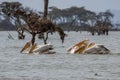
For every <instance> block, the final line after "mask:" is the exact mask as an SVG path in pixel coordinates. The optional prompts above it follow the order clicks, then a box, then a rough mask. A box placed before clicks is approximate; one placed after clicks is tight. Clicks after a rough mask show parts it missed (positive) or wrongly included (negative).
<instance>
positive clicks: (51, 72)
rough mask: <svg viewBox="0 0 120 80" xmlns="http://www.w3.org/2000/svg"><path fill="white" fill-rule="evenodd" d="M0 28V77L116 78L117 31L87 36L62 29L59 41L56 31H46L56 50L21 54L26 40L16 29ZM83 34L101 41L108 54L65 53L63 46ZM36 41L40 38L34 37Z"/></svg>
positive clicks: (119, 72)
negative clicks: (64, 32)
mask: <svg viewBox="0 0 120 80" xmlns="http://www.w3.org/2000/svg"><path fill="white" fill-rule="evenodd" d="M9 33H10V34H11V35H12V36H14V40H11V39H8V37H7V36H8V33H7V32H0V80H120V32H110V35H109V36H104V35H101V36H91V34H90V33H88V32H82V33H80V32H66V33H67V34H68V37H67V38H66V39H65V43H64V44H62V43H61V41H60V39H59V35H58V34H57V33H54V35H50V36H49V39H48V42H50V43H51V44H53V45H54V48H55V49H54V50H55V51H56V54H50V55H47V54H40V55H38V54H30V55H28V54H21V53H20V50H21V48H22V47H23V45H24V44H25V43H26V42H27V41H30V39H31V35H29V34H27V33H26V35H27V36H26V39H25V40H18V39H17V32H9ZM85 38H88V39H89V40H90V41H93V42H95V43H99V44H104V45H105V46H106V47H107V48H108V49H110V50H111V52H112V54H110V55H95V54H92V55H87V54H86V55H79V54H68V53H67V51H66V49H67V48H68V47H70V46H72V45H73V44H75V43H76V42H79V41H81V40H83V39H85ZM36 42H37V43H38V44H42V43H43V41H41V40H39V39H36Z"/></svg>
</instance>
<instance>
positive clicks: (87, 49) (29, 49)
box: [20, 39, 110, 54]
mask: <svg viewBox="0 0 120 80" xmlns="http://www.w3.org/2000/svg"><path fill="white" fill-rule="evenodd" d="M52 49H53V45H51V44H44V45H37V44H36V43H35V44H34V45H31V42H27V43H26V44H25V46H24V47H23V48H22V50H21V51H20V52H21V53H22V52H25V51H26V52H25V53H29V54H31V53H37V52H38V53H47V54H53V53H55V52H54V51H51V50H52ZM67 52H68V53H70V54H109V53H110V50H109V49H107V48H106V47H105V46H104V45H102V44H96V43H94V42H90V41H89V40H88V39H85V40H83V41H80V42H78V43H77V44H75V45H73V46H72V47H70V48H68V49H67Z"/></svg>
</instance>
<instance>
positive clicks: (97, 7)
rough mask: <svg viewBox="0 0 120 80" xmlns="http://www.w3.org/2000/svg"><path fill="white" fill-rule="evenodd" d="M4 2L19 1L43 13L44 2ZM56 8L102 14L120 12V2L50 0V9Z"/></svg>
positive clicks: (106, 0)
mask: <svg viewBox="0 0 120 80" xmlns="http://www.w3.org/2000/svg"><path fill="white" fill-rule="evenodd" d="M4 1H9V2H10V1H19V2H21V3H22V4H23V6H25V7H30V8H32V9H36V10H37V11H43V6H44V5H43V3H44V2H43V0H0V3H1V2H4ZM50 6H56V7H58V8H60V9H64V8H69V7H72V6H77V7H82V6H84V7H85V8H86V9H89V10H91V11H97V12H102V11H106V10H108V9H110V10H120V0H49V7H50Z"/></svg>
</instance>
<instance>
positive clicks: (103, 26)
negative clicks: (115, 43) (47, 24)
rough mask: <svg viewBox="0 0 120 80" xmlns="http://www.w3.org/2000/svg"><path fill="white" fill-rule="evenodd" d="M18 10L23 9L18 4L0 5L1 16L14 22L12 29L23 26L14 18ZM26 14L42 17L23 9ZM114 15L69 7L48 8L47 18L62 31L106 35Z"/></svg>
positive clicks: (39, 14) (6, 3)
mask: <svg viewBox="0 0 120 80" xmlns="http://www.w3.org/2000/svg"><path fill="white" fill-rule="evenodd" d="M18 9H23V6H22V4H21V3H19V2H3V3H1V4H0V12H1V13H4V14H2V15H7V16H8V17H9V20H10V21H11V20H12V22H14V27H18V26H21V25H23V24H24V22H23V21H22V20H21V18H22V17H21V16H16V15H15V12H16V10H18ZM24 10H26V11H27V12H28V13H29V12H30V13H34V15H37V17H40V16H42V15H41V13H42V12H37V11H35V10H32V9H30V8H29V7H25V8H24ZM113 17H114V15H113V14H112V13H111V12H110V10H106V11H105V12H99V13H95V12H93V11H90V10H87V9H85V8H84V7H71V8H66V9H59V8H57V7H54V6H53V7H49V12H48V18H49V19H50V20H51V21H52V22H53V23H55V24H58V25H60V26H61V27H62V28H63V29H64V30H66V31H70V30H74V31H81V30H87V31H90V32H91V33H92V35H94V34H95V33H98V35H100V34H107V35H108V31H109V30H110V29H111V27H112V26H113V24H112V22H111V21H112V18H113Z"/></svg>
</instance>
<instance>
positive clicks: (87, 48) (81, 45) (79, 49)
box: [67, 39, 110, 54]
mask: <svg viewBox="0 0 120 80" xmlns="http://www.w3.org/2000/svg"><path fill="white" fill-rule="evenodd" d="M67 51H68V52H69V53H71V54H109V53H110V50H109V49H107V48H106V47H105V46H104V45H103V44H96V43H94V42H90V41H89V40H88V39H85V40H83V41H80V42H78V43H77V44H75V45H74V46H72V47H70V48H68V50H67Z"/></svg>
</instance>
